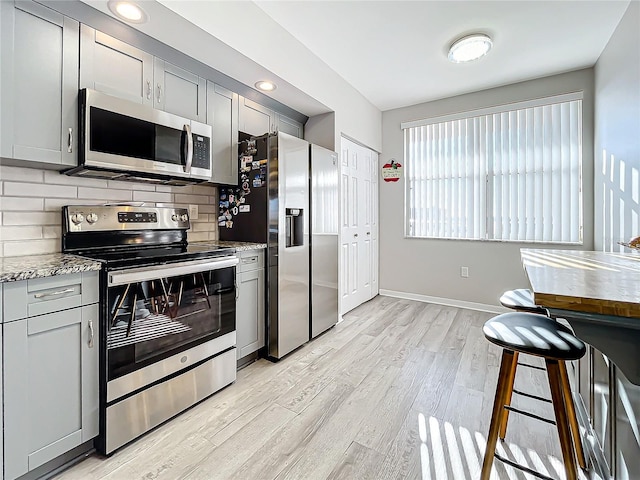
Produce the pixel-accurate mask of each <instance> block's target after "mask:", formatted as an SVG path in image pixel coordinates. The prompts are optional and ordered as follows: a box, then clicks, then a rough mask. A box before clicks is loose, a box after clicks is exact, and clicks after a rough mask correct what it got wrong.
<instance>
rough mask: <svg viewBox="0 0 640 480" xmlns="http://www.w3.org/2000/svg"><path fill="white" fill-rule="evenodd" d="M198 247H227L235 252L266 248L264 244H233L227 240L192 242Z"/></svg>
mask: <svg viewBox="0 0 640 480" xmlns="http://www.w3.org/2000/svg"><path fill="white" fill-rule="evenodd" d="M193 243H197V244H199V245H212V246H215V247H229V248H235V249H236V252H244V251H247V250H260V249H263V248H267V244H266V243H251V242H234V241H228V240H204V241H202V242H193Z"/></svg>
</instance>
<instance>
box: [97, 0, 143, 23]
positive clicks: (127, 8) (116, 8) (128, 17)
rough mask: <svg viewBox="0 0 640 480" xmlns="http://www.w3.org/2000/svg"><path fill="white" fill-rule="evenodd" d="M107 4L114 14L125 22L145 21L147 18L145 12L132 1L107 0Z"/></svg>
mask: <svg viewBox="0 0 640 480" xmlns="http://www.w3.org/2000/svg"><path fill="white" fill-rule="evenodd" d="M107 5H108V6H109V10H111V11H112V12H113V14H114V15H115V16H117V17H118V18H120V19H121V20H124V21H125V22H130V23H145V22H146V21H147V20H149V17H148V16H147V14H146V12H145V11H144V10H143V9H142V8H140V7H139V6H138V5H136V4H135V3H133V2H125V1H118V0H109V2H108V3H107Z"/></svg>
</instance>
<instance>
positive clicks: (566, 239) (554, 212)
mask: <svg viewBox="0 0 640 480" xmlns="http://www.w3.org/2000/svg"><path fill="white" fill-rule="evenodd" d="M402 128H403V130H404V144H405V167H406V183H405V188H406V219H407V222H406V234H407V236H409V237H429V238H456V239H484V240H503V241H524V242H558V243H580V242H582V147H581V146H582V94H581V93H576V94H567V95H561V96H557V97H551V98H545V99H541V100H535V101H529V102H522V103H518V104H510V105H506V106H503V107H496V108H492V109H484V110H476V111H473V112H467V113H464V114H460V115H455V116H447V117H438V118H433V119H429V120H420V121H415V122H409V123H403V124H402Z"/></svg>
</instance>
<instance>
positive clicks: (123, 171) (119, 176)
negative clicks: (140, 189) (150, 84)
mask: <svg viewBox="0 0 640 480" xmlns="http://www.w3.org/2000/svg"><path fill="white" fill-rule="evenodd" d="M78 105H79V121H78V127H79V132H80V133H79V137H78V147H79V148H78V166H77V167H75V168H72V169H70V170H67V171H66V172H64V173H66V174H67V175H78V176H87V177H94V178H95V177H98V178H109V179H114V180H133V181H144V182H153V183H165V184H175V185H186V184H191V183H199V182H203V181H206V180H209V179H210V178H211V126H210V125H206V124H204V123H200V122H196V121H194V120H190V119H188V118H184V117H180V116H178V115H173V114H171V113H167V112H163V111H161V110H157V109H155V108H152V107H148V106H146V105H141V104H138V103H134V102H131V101H129V100H124V99H121V98H117V97H113V96H111V95H106V94H104V93H101V92H97V91H95V90H91V89H88V88H85V89H82V90H80V94H79V99H78Z"/></svg>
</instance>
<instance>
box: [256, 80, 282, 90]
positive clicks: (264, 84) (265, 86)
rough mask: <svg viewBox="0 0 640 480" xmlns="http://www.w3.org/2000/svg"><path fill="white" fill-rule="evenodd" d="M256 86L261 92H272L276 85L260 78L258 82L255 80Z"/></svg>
mask: <svg viewBox="0 0 640 480" xmlns="http://www.w3.org/2000/svg"><path fill="white" fill-rule="evenodd" d="M256 88H257V89H258V90H262V91H263V92H272V91H273V90H275V89H276V88H277V87H276V84H275V83H273V82H270V81H269V80H260V81H259V82H256Z"/></svg>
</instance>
